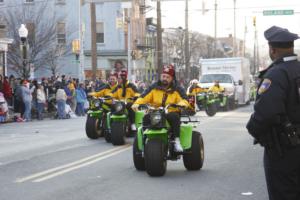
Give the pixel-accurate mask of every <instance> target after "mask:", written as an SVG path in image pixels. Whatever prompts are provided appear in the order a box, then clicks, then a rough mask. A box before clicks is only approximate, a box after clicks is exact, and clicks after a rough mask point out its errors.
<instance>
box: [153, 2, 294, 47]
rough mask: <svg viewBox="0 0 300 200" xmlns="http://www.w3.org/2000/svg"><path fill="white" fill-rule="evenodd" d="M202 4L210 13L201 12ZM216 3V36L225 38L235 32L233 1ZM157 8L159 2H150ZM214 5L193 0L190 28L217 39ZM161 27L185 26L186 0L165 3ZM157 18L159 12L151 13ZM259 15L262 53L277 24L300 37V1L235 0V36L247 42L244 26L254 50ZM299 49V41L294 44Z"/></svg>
mask: <svg viewBox="0 0 300 200" xmlns="http://www.w3.org/2000/svg"><path fill="white" fill-rule="evenodd" d="M202 2H204V4H205V9H208V11H207V12H205V14H204V15H203V13H202ZM216 2H217V5H218V6H217V7H218V10H217V37H226V36H228V35H229V34H233V30H234V15H233V13H234V10H233V7H234V3H233V2H234V0H216ZM148 3H150V4H151V5H153V6H155V5H156V3H155V2H153V1H152V0H148ZM214 4H215V0H190V1H189V29H190V30H193V31H198V32H200V33H204V34H207V35H211V36H214V20H215V19H214V15H215V12H214ZM161 7H162V26H163V28H169V27H173V28H174V27H179V26H181V27H184V26H185V24H184V11H185V2H184V1H178V0H176V1H174V0H173V1H171V0H168V1H162V3H161ZM264 10H294V15H286V16H284V15H281V16H263V11H264ZM149 15H152V16H155V15H156V10H155V9H154V10H152V11H151V12H149ZM254 16H256V25H257V26H256V28H257V36H258V43H259V46H260V47H261V50H265V49H266V48H267V42H266V41H265V39H264V36H263V32H264V31H265V30H266V29H268V28H269V27H271V26H273V25H276V26H281V27H284V28H287V29H289V30H290V31H291V32H294V33H298V34H299V35H300V0H236V36H237V37H238V38H240V39H244V33H245V26H246V27H247V32H246V47H247V48H253V41H254V26H253V17H254ZM295 46H299V49H300V41H299V42H297V43H296V44H295Z"/></svg>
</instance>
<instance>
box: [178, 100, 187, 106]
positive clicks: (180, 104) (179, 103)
mask: <svg viewBox="0 0 300 200" xmlns="http://www.w3.org/2000/svg"><path fill="white" fill-rule="evenodd" d="M177 105H178V106H182V107H188V106H187V105H186V103H185V102H183V101H180V102H178V103H177Z"/></svg>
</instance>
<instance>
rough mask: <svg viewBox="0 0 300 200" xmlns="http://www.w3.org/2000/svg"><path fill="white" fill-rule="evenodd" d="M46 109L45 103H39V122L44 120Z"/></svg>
mask: <svg viewBox="0 0 300 200" xmlns="http://www.w3.org/2000/svg"><path fill="white" fill-rule="evenodd" d="M44 107H45V104H44V103H37V115H38V119H39V120H42V119H43V111H44Z"/></svg>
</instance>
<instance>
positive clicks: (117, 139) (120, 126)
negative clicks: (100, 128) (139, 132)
mask: <svg viewBox="0 0 300 200" xmlns="http://www.w3.org/2000/svg"><path fill="white" fill-rule="evenodd" d="M125 126H126V125H125V122H112V123H111V143H112V144H113V145H123V144H125V134H126V127H125Z"/></svg>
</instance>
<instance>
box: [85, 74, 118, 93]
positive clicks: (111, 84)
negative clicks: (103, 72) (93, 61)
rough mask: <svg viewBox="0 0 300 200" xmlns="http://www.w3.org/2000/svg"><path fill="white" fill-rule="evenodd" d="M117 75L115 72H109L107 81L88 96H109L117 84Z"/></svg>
mask: <svg viewBox="0 0 300 200" xmlns="http://www.w3.org/2000/svg"><path fill="white" fill-rule="evenodd" d="M117 77H118V75H117V74H116V73H111V74H110V75H109V78H108V83H107V84H105V85H104V86H102V87H101V88H100V90H99V91H98V92H91V93H89V96H94V97H104V96H109V95H110V94H111V92H112V91H113V90H114V89H115V88H116V87H117V86H118V79H117Z"/></svg>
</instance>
